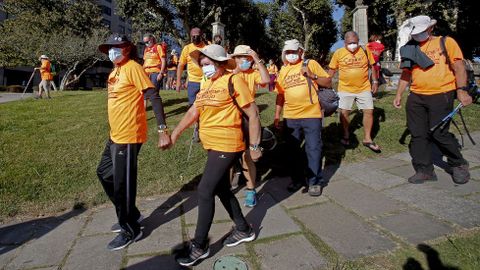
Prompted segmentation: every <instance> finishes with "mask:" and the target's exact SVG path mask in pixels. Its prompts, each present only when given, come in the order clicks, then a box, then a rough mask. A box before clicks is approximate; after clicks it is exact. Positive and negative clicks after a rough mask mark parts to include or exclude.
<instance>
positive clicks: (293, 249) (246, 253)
mask: <svg viewBox="0 0 480 270" xmlns="http://www.w3.org/2000/svg"><path fill="white" fill-rule="evenodd" d="M475 138H476V140H477V141H479V142H480V133H476V134H475ZM463 153H464V154H465V156H466V157H467V159H468V160H469V161H470V166H471V168H472V170H471V173H472V177H473V178H474V179H472V181H470V182H469V183H467V184H466V185H462V186H458V185H455V184H454V183H453V182H452V181H451V179H450V176H449V175H448V174H447V173H445V172H444V170H443V169H441V168H440V167H437V168H436V172H437V175H438V178H439V181H438V182H435V183H428V184H422V185H411V184H408V183H407V182H406V178H408V177H409V176H410V175H411V174H412V172H413V170H412V168H411V165H410V164H409V160H410V158H409V156H408V154H407V153H401V154H397V155H394V156H391V157H388V158H382V159H377V160H367V161H365V162H362V163H355V164H349V165H344V166H341V167H340V168H339V169H338V170H337V171H335V172H334V174H333V177H332V178H331V179H330V183H329V185H328V186H327V187H326V188H325V189H324V194H323V195H322V196H321V197H318V198H311V197H309V196H308V195H307V194H305V193H302V191H299V192H297V193H294V194H291V193H288V192H287V191H286V186H287V184H288V181H289V179H287V178H274V179H270V180H268V181H266V182H265V183H263V185H262V186H260V187H259V188H258V189H257V191H258V192H259V198H260V199H259V204H258V205H257V206H256V207H255V208H253V209H249V208H245V207H244V208H243V210H244V214H246V217H247V219H248V221H249V222H251V223H252V224H254V226H255V229H256V232H257V235H258V238H257V240H256V241H254V242H252V243H248V244H244V245H239V246H237V247H234V248H228V247H225V248H224V247H222V246H221V239H222V237H223V236H224V235H225V234H226V233H227V232H228V231H229V230H230V228H231V226H232V223H231V222H230V221H229V219H228V215H227V213H226V211H225V210H224V209H223V208H222V207H221V204H220V202H219V201H218V200H217V203H216V212H215V219H214V224H213V226H212V229H211V234H210V237H211V254H212V255H211V256H210V257H209V258H207V259H206V260H204V261H203V262H201V263H200V264H198V265H196V266H195V267H194V269H212V266H213V264H214V262H215V260H216V259H218V258H219V257H221V256H224V255H228V254H233V255H235V256H238V257H239V258H242V259H244V260H245V261H246V262H247V263H248V265H249V268H250V269H276V270H281V269H285V270H291V269H298V270H303V269H325V268H326V269H330V268H331V267H332V264H334V263H335V261H336V260H337V259H338V258H341V259H346V260H351V259H357V258H361V257H365V256H372V255H376V254H381V253H384V252H388V251H394V250H395V249H397V248H400V247H402V246H405V245H415V244H418V243H421V242H425V241H429V240H433V239H436V238H439V237H442V236H443V235H445V234H453V233H457V232H460V231H462V230H466V229H470V228H474V227H480V147H479V146H478V145H477V146H472V145H470V144H467V145H466V149H464V151H463ZM439 165H442V164H441V163H439ZM327 169H330V168H327ZM237 196H238V197H239V198H240V199H241V200H242V199H243V198H242V196H243V191H241V192H239V193H237ZM139 208H140V209H141V211H142V213H143V214H144V215H145V216H146V219H145V220H144V221H143V222H142V224H143V225H144V226H145V230H144V232H145V236H144V237H143V239H141V240H140V241H139V242H136V243H134V244H132V245H131V246H129V247H128V248H127V249H126V250H121V251H115V252H110V251H107V250H106V248H105V247H106V245H107V243H108V242H109V241H110V240H111V239H113V237H114V234H113V233H110V232H109V228H110V226H111V225H112V224H113V223H114V222H115V215H114V210H113V209H112V207H111V206H110V205H104V206H102V207H98V208H95V209H91V210H87V211H84V212H82V211H72V212H68V213H65V214H63V215H61V216H58V217H51V218H43V219H37V220H31V221H28V222H24V223H20V224H6V225H2V226H1V227H0V267H1V269H89V270H93V269H102V270H105V269H166V270H170V269H183V268H181V267H179V266H178V265H177V264H176V263H175V260H174V257H173V255H171V254H172V253H171V252H172V249H173V248H175V247H178V245H179V244H181V243H182V242H183V241H184V240H187V239H189V238H190V237H192V235H193V233H194V229H195V223H196V215H197V207H196V194H195V193H194V192H188V193H176V194H168V195H163V196H159V197H156V198H146V199H142V200H140V201H139Z"/></svg>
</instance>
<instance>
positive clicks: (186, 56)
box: [179, 43, 206, 82]
mask: <svg viewBox="0 0 480 270" xmlns="http://www.w3.org/2000/svg"><path fill="white" fill-rule="evenodd" d="M205 46H206V45H205V44H204V43H200V44H199V46H196V45H195V44H193V43H190V44H188V45H185V47H183V50H182V54H181V55H180V60H179V64H180V65H185V64H187V74H188V81H189V82H200V81H201V80H202V77H203V72H202V68H201V67H199V66H197V65H195V63H193V61H192V58H191V57H190V53H191V52H193V51H195V50H198V49H201V48H203V47H205Z"/></svg>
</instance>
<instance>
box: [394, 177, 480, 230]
mask: <svg viewBox="0 0 480 270" xmlns="http://www.w3.org/2000/svg"><path fill="white" fill-rule="evenodd" d="M384 193H385V194H386V195H387V196H389V197H391V198H394V199H396V200H399V201H402V202H405V203H407V204H410V205H412V206H414V207H418V208H420V209H422V210H424V211H425V212H428V213H430V214H433V215H435V216H437V217H441V218H444V219H446V220H448V221H450V222H452V223H456V224H459V225H461V226H463V227H465V228H472V227H475V226H478V225H480V215H475V214H472V213H480V204H478V203H476V202H474V201H471V200H468V199H464V198H460V197H455V196H452V194H450V193H449V192H448V191H445V190H438V189H433V188H431V187H429V186H426V185H414V184H409V185H403V186H399V187H396V188H393V189H389V190H386V191H384Z"/></svg>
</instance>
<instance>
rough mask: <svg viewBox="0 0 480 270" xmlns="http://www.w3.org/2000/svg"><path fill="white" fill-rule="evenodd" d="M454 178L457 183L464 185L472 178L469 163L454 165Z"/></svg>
mask: <svg viewBox="0 0 480 270" xmlns="http://www.w3.org/2000/svg"><path fill="white" fill-rule="evenodd" d="M452 179H453V182H454V183H455V184H459V185H463V184H465V183H467V182H468V181H469V180H470V171H469V170H468V163H467V164H463V165H460V166H456V167H452Z"/></svg>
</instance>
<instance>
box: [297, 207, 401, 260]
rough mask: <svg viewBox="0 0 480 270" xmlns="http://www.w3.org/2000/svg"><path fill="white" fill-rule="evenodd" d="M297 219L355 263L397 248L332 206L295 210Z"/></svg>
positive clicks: (369, 227) (360, 221)
mask: <svg viewBox="0 0 480 270" xmlns="http://www.w3.org/2000/svg"><path fill="white" fill-rule="evenodd" d="M293 213H294V215H295V216H296V217H297V218H298V219H299V220H300V221H301V222H302V223H303V224H305V226H306V227H307V228H308V229H309V230H310V231H312V232H313V233H314V234H316V235H317V236H318V237H319V238H320V239H322V241H324V242H325V243H326V244H327V245H329V246H330V247H332V248H333V249H334V250H335V251H336V252H337V253H339V254H341V255H342V256H344V257H346V258H347V259H356V258H359V257H364V256H368V255H373V254H377V253H379V252H383V251H387V250H392V249H394V248H395V247H396V244H395V243H393V242H392V241H391V240H390V239H388V238H387V237H385V236H383V235H381V234H380V233H379V232H377V231H376V230H375V229H373V228H372V227H371V226H370V225H369V224H367V223H365V222H364V221H362V220H361V219H360V218H359V217H357V216H355V215H353V214H351V213H349V212H347V211H345V210H344V209H342V208H341V207H339V206H337V205H335V204H333V203H325V204H320V205H315V206H309V207H305V208H301V209H297V210H293Z"/></svg>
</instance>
